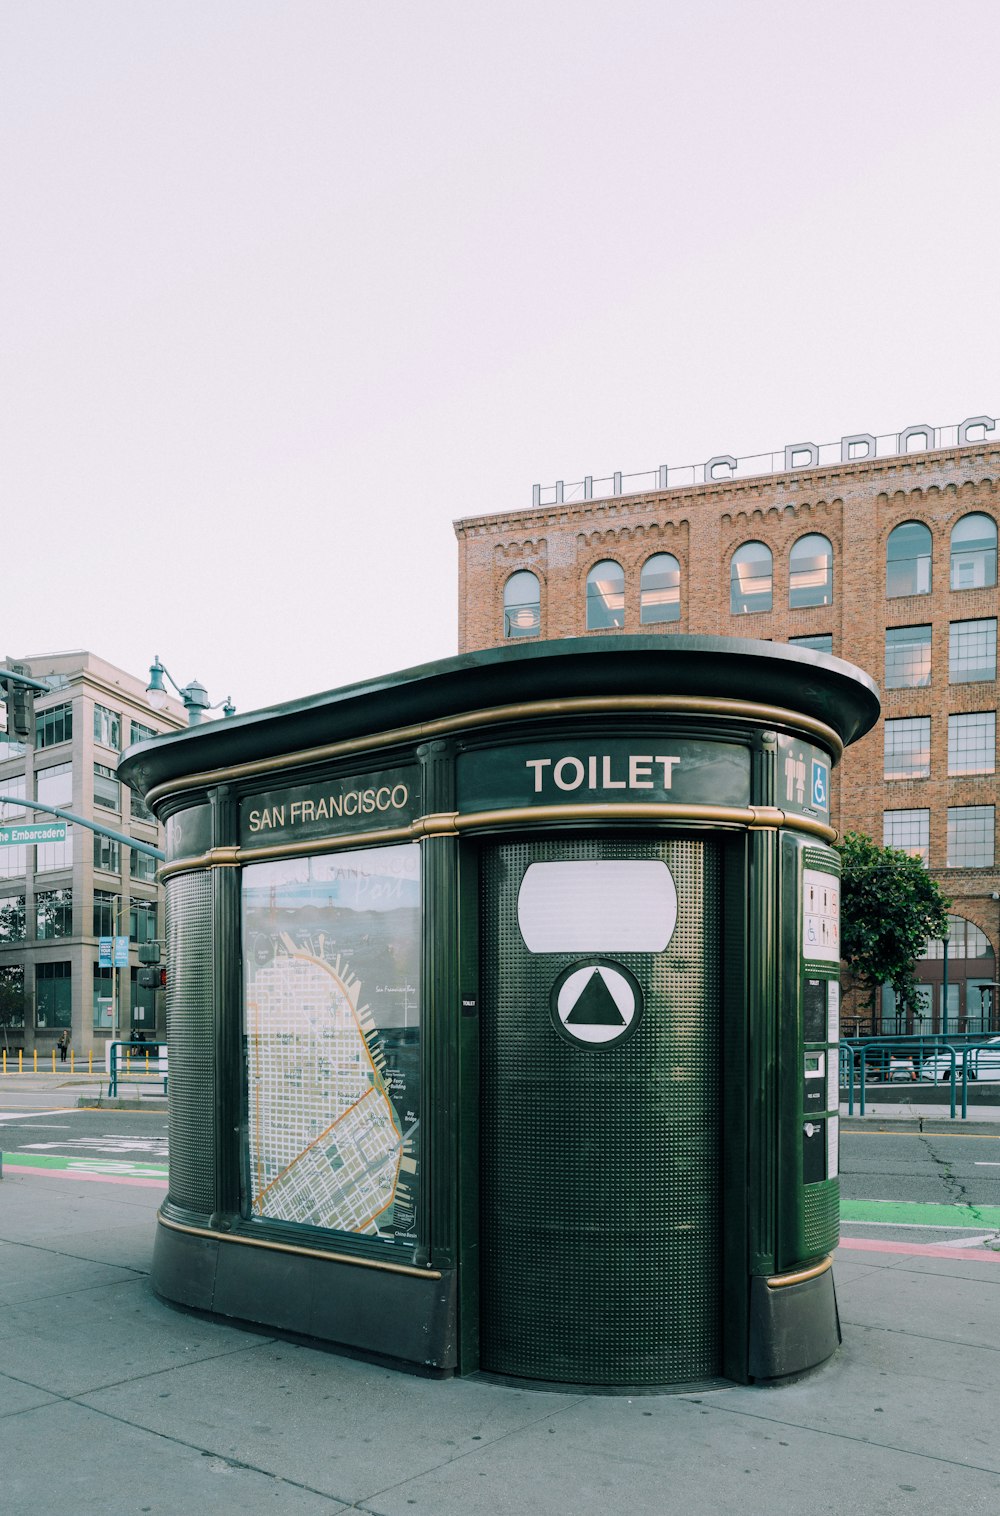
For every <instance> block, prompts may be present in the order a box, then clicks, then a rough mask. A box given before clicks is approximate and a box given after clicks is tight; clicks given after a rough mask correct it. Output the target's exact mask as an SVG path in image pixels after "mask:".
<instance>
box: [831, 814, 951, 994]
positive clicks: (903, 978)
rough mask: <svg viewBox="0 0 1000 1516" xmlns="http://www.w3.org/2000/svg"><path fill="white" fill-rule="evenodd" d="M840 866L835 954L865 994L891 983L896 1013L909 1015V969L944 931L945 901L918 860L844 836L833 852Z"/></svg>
mask: <svg viewBox="0 0 1000 1516" xmlns="http://www.w3.org/2000/svg"><path fill="white" fill-rule="evenodd" d="M837 851H838V853H839V854H840V858H841V864H842V867H843V879H842V888H841V909H840V934H841V954H842V956H843V958H844V960H845V961H846V963H847V964H848V966H849V967H850V968H851V969H852V970H853V972H854V973H855V974H856V975H857V976H858V978H859V979H860V980H861V982H862V984H863V985H864V986H865V988H866V989H867V991H868V995H869V1005H870V1006H871V1007H872V1008H874V1005H875V996H876V992H877V990H878V987H879V986H880V985H883V984H891V985H892V988H893V989H894V990H895V992H896V1002H897V1005H898V1006H899V1008H900V1009H902V1010H907V1011H915V1010H917V1009H918V1007H917V997H916V991H915V988H914V985H915V981H914V977H913V966H914V964H915V962H916V960H917V959H918V958H919V957H920V956H921V955H922V954H923V952H924V949H925V947H926V945H927V942H928V940H930V939H934V938H939V937H940V936H941V935H942V934H943V932H944V930H945V927H946V924H947V919H948V907H949V906H950V904H951V901H950V900H948V899H947V898H946V897H945V896H944V895H942V893H941V890H940V887H939V886H938V884H937V882H936V880H934V879H932V878H931V877H930V875H929V874H928V872H927V869H926V868H925V867H924V864H923V863H922V862H921V860H920V859H919V858H913V857H911V856H910V854H909V853H903V852H901V851H900V850H899V849H898V848H892V847H879V845H878V844H877V843H875V842H873V841H872V839H871V838H870V837H866V836H864V834H863V833H861V832H847V833H846V835H845V837H844V840H843V842H842V843H840V845H839V847H838V848H837Z"/></svg>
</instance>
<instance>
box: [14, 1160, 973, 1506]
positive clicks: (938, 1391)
mask: <svg viewBox="0 0 1000 1516" xmlns="http://www.w3.org/2000/svg"><path fill="white" fill-rule="evenodd" d="M162 1193H163V1192H162V1190H156V1189H150V1188H148V1187H140V1186H130V1185H128V1184H122V1183H116V1184H108V1183H102V1182H84V1181H82V1180H79V1179H77V1178H73V1179H66V1178H63V1177H61V1176H60V1177H58V1178H52V1177H45V1178H39V1177H37V1176H36V1175H10V1176H9V1177H8V1178H6V1179H5V1180H4V1181H3V1182H2V1184H0V1305H2V1310H0V1468H2V1490H3V1497H2V1506H3V1511H4V1516H38V1513H39V1512H44V1513H45V1516H71V1513H72V1516H80V1513H89V1512H94V1513H96V1512H100V1513H102V1516H137V1513H143V1516H177V1513H178V1512H188V1511H197V1512H199V1513H200V1516H215V1513H218V1516H232V1513H234V1512H244V1511H245V1512H248V1513H249V1512H253V1513H256V1512H258V1511H261V1512H263V1511H267V1512H274V1513H277V1516H284V1513H295V1516H299V1513H301V1516H307V1513H308V1516H311V1513H319V1512H323V1513H334V1512H338V1511H344V1510H356V1511H365V1512H369V1513H378V1516H420V1513H421V1512H422V1513H424V1516H534V1513H538V1516H613V1513H616V1512H618V1511H622V1512H626V1513H627V1516H664V1513H671V1512H683V1513H685V1516H718V1513H719V1512H723V1511H727V1510H730V1509H738V1510H741V1511H743V1512H746V1513H747V1516H765V1513H766V1516H793V1513H794V1516H800V1513H801V1512H802V1511H809V1512H810V1513H811V1516H824V1513H831V1516H832V1513H834V1512H837V1513H840V1512H842V1511H843V1510H844V1509H854V1510H864V1511H877V1512H879V1516H896V1513H912V1516H923V1513H926V1512H928V1511H930V1510H940V1511H945V1512H950V1511H958V1510H961V1511H962V1512H963V1513H966V1516H977V1513H983V1516H986V1513H989V1516H994V1513H995V1512H996V1510H997V1509H998V1507H1000V1438H998V1436H997V1430H996V1416H995V1406H996V1403H997V1395H998V1393H1000V1257H998V1255H989V1254H986V1253H984V1256H983V1258H982V1260H981V1261H980V1260H978V1259H977V1260H976V1261H971V1260H969V1259H968V1258H963V1257H954V1258H953V1257H939V1256H938V1257H936V1256H933V1255H932V1254H920V1253H918V1252H914V1251H912V1250H911V1251H906V1252H884V1251H871V1250H870V1244H869V1245H868V1246H869V1250H867V1251H865V1250H861V1249H859V1248H853V1249H852V1248H850V1247H848V1246H844V1247H842V1248H841V1250H840V1252H839V1254H838V1257H837V1262H836V1279H837V1291H838V1296H839V1301H840V1310H841V1315H842V1319H843V1330H844V1345H843V1347H842V1348H841V1350H840V1352H839V1354H838V1355H837V1356H836V1357H835V1358H834V1359H833V1360H832V1361H831V1363H830V1364H828V1365H827V1366H826V1367H824V1368H823V1369H820V1370H818V1371H817V1372H816V1373H814V1374H812V1375H811V1376H809V1377H808V1378H806V1379H804V1380H802V1381H800V1382H799V1383H797V1384H792V1385H789V1386H786V1387H784V1388H781V1389H754V1388H731V1389H712V1390H702V1391H694V1392H691V1393H687V1394H683V1395H640V1396H634V1397H630V1396H625V1395H622V1396H599V1395H577V1394H571V1393H550V1392H539V1391H531V1390H524V1389H516V1388H511V1387H509V1386H505V1385H497V1384H492V1383H489V1382H486V1381H470V1380H451V1381H446V1382H444V1383H441V1382H436V1381H430V1380H424V1379H419V1378H414V1377H412V1376H410V1375H407V1374H403V1373H399V1372H395V1371H393V1370H390V1369H387V1368H384V1367H379V1366H374V1365H371V1364H367V1363H363V1362H358V1361H355V1360H351V1359H348V1358H343V1357H340V1356H338V1355H337V1354H334V1353H326V1352H322V1351H319V1350H317V1349H314V1348H310V1347H307V1346H303V1345H300V1344H295V1343H290V1342H288V1341H283V1340H281V1339H278V1338H274V1337H271V1336H268V1335H265V1334H261V1333H256V1332H249V1331H245V1330H242V1329H240V1328H238V1327H234V1326H229V1325H226V1324H224V1323H221V1322H217V1321H211V1320H207V1319H202V1318H200V1317H198V1316H194V1315H191V1314H189V1313H186V1312H183V1311H180V1310H177V1309H175V1308H173V1307H171V1306H168V1305H166V1304H164V1303H163V1302H162V1301H160V1300H158V1299H157V1298H156V1296H155V1295H154V1294H153V1292H152V1290H151V1288H150V1284H149V1278H148V1274H149V1267H150V1255H151V1250H152V1241H153V1233H154V1227H155V1220H154V1212H155V1208H156V1206H157V1204H158V1203H159V1200H160V1198H161V1196H162Z"/></svg>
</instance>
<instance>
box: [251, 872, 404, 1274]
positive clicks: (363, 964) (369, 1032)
mask: <svg viewBox="0 0 1000 1516" xmlns="http://www.w3.org/2000/svg"><path fill="white" fill-rule="evenodd" d="M243 959H244V1041H245V1050H246V1052H245V1056H246V1078H247V1096H248V1102H247V1103H248V1113H249V1123H248V1143H249V1152H248V1172H249V1197H248V1199H249V1209H250V1212H251V1215H253V1216H257V1217H261V1218H266V1219H268V1220H274V1221H287V1222H292V1223H296V1224H298V1225H304V1226H314V1227H322V1228H324V1229H326V1230H329V1231H338V1232H353V1233H357V1234H361V1235H364V1236H368V1237H373V1238H379V1239H381V1240H382V1241H385V1242H390V1243H393V1244H400V1245H404V1246H410V1247H412V1245H413V1244H414V1242H415V1240H416V1210H417V1205H416V1186H417V1179H418V1163H419V1158H418V1151H419V1149H418V1136H419V1121H420V1008H419V984H420V850H419V847H418V846H417V844H415V843H406V844H403V845H402V846H399V847H385V848H367V849H359V850H358V851H357V852H351V853H346V852H345V853H338V854H335V855H325V856H316V857H310V858H295V859H284V860H281V861H279V862H274V863H259V864H253V865H251V866H249V867H248V868H246V869H244V871H243Z"/></svg>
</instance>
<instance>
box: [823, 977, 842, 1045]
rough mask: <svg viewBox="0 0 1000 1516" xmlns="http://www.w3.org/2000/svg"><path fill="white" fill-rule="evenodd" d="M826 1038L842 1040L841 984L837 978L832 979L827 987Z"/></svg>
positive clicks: (828, 1040)
mask: <svg viewBox="0 0 1000 1516" xmlns="http://www.w3.org/2000/svg"><path fill="white" fill-rule="evenodd" d="M826 1040H827V1042H839V1041H840V985H839V983H838V981H837V980H836V979H831V980H830V983H829V985H828V987H827V1000H826Z"/></svg>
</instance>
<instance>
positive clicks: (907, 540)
mask: <svg viewBox="0 0 1000 1516" xmlns="http://www.w3.org/2000/svg"><path fill="white" fill-rule="evenodd" d="M930 592H931V534H930V528H929V527H926V526H924V524H923V522H922V521H904V522H903V523H902V525H901V526H895V527H893V529H892V531H891V532H890V533H889V540H888V542H887V543H886V545H885V593H886V598H887V599H889V600H895V599H897V598H898V596H900V595H929V594H930Z"/></svg>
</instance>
